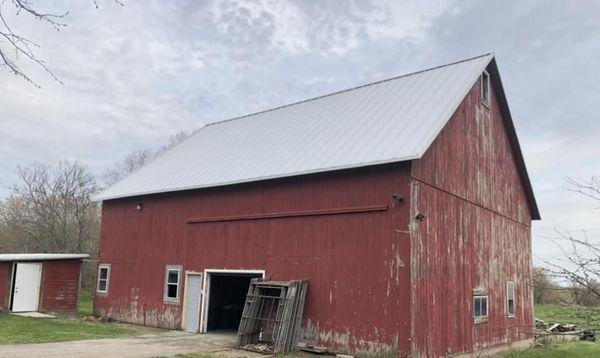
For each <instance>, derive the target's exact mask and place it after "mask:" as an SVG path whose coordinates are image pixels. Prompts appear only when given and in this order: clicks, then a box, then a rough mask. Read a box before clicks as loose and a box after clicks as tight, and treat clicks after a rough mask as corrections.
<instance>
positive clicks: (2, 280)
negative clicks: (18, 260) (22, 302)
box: [0, 262, 12, 312]
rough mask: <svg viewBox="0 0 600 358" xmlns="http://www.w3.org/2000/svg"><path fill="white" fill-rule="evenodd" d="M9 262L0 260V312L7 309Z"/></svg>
mask: <svg viewBox="0 0 600 358" xmlns="http://www.w3.org/2000/svg"><path fill="white" fill-rule="evenodd" d="M11 264H12V263H11V262H0V312H2V311H8V302H9V296H8V295H9V290H10V271H11Z"/></svg>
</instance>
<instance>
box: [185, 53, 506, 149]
mask: <svg viewBox="0 0 600 358" xmlns="http://www.w3.org/2000/svg"><path fill="white" fill-rule="evenodd" d="M489 55H492V56H493V55H494V53H493V52H487V53H484V54H482V55H478V56H473V57H469V58H466V59H463V60H459V61H454V62H450V63H446V64H443V65H439V66H434V67H429V68H426V69H424V70H419V71H415V72H409V73H405V74H403V75H398V76H394V77H390V78H386V79H383V80H378V81H374V82H369V83H365V84H362V85H358V86H355V87H351V88H347V89H344V90H340V91H335V92H330V93H327V94H323V95H320V96H317V97H312V98H308V99H304V100H301V101H297V102H292V103H288V104H284V105H281V106H277V107H273V108H268V109H265V110H262V111H258V112H254V113H249V114H244V115H242V116H238V117H233V118H228V119H224V120H221V121H216V122H211V123H208V124H206V125H205V127H208V126H212V125H215V124H222V123H226V122H231V121H235V120H238V119H243V118H247V117H251V116H255V115H258V114H262V113H267V112H271V111H275V110H278V109H282V108H287V107H291V106H295V105H297V104H301V103H305V102H310V101H315V100H318V99H321V98H325V97H330V96H334V95H337V94H341V93H346V92H350V91H355V90H357V89H360V88H364V87H369V86H373V85H376V84H380V83H384V82H389V81H393V80H397V79H400V78H404V77H409V76H414V75H418V74H420V73H423V72H428V71H433V70H437V69H439V68H443V67H448V66H453V65H457V64H459V63H463V62H468V61H472V60H475V59H478V58H481V57H485V56H489ZM190 137H191V136H190Z"/></svg>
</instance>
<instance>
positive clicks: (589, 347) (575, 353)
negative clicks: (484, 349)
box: [505, 341, 600, 358]
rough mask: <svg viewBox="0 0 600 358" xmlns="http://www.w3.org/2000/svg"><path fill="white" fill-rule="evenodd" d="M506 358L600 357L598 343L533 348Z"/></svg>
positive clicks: (599, 344)
mask: <svg viewBox="0 0 600 358" xmlns="http://www.w3.org/2000/svg"><path fill="white" fill-rule="evenodd" d="M505 357H506V358H542V357H544V358H562V357H569V358H571V357H573V358H580V357H581V358H583V357H600V343H598V342H581V341H575V342H569V343H564V344H560V345H554V346H550V347H543V348H535V349H530V350H527V351H513V352H510V353H508V354H507V355H505Z"/></svg>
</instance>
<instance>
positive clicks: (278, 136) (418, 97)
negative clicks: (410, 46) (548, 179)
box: [94, 53, 537, 216]
mask: <svg viewBox="0 0 600 358" xmlns="http://www.w3.org/2000/svg"><path fill="white" fill-rule="evenodd" d="M493 59H494V56H493V54H491V53H488V54H485V55H481V56H478V57H473V58H469V59H466V60H463V61H459V62H455V63H451V64H448V65H444V66H439V67H435V68H431V69H428V70H424V71H420V72H415V73H411V74H407V75H403V76H399V77H394V78H391V79H388V80H384V81H379V82H375V83H370V84H367V85H364V86H360V87H356V88H352V89H348V90H345V91H341V92H336V93H332V94H328V95H325V96H321V97H317V98H313V99H310V100H306V101H302V102H298V103H294V104H290V105H286V106H282V107H277V108H274V109H270V110H266V111H263V112H259V113H254V114H250V115H246V116H242V117H238V118H233V119H230V120H226V121H221V122H216V123H211V124H208V125H206V126H204V127H202V128H201V129H199V130H198V131H197V132H196V133H194V134H193V135H192V136H190V138H188V139H187V140H185V141H183V142H182V143H180V144H179V145H177V146H175V147H173V148H172V149H170V150H168V151H166V152H165V153H163V154H162V155H160V156H159V157H158V158H156V159H155V160H153V161H151V162H150V163H148V164H146V165H144V166H142V167H141V168H140V169H138V170H137V171H135V172H134V173H133V174H131V175H130V176H128V177H126V178H125V179H123V180H121V181H120V182H118V183H116V184H114V185H112V186H110V187H108V188H107V189H105V190H104V191H102V192H101V193H99V194H98V195H97V196H96V197H95V198H94V199H95V200H109V199H117V198H124V197H131V196H139V195H146V194H154V193H164V192H173V191H181V190H189V189H199V188H207V187H215V186H223V185H230V184H237V183H244V182H252V181H259V180H265V179H274V178H282V177H289V176H296V175H302V174H310V173H318V172H326V171H333V170H339V169H347V168H357V167H364V166H370V165H376V164H384V163H391V162H400V161H406V160H413V159H419V158H421V157H422V156H423V154H425V151H427V149H428V148H429V146H430V145H431V143H432V142H433V141H434V140H435V138H436V137H437V136H438V134H439V133H440V131H441V130H442V128H443V127H444V126H445V125H446V123H447V122H448V120H449V119H450V118H451V116H452V114H453V113H454V112H455V111H456V109H457V108H458V106H459V105H460V103H461V102H462V100H463V98H464V97H465V96H466V95H467V93H468V91H469V90H470V89H471V87H472V86H473V85H474V84H475V81H477V79H478V78H479V76H480V75H481V73H482V71H483V70H484V69H485V68H486V67H487V66H488V65H489V64H490V62H492V61H493ZM511 126H512V124H511ZM517 147H518V142H517ZM518 154H519V155H520V149H519V150H518ZM523 169H524V167H523ZM525 178H526V180H525V181H526V183H525V186H526V187H529V189H531V187H530V184H529V181H528V179H527V175H526V173H525ZM531 198H533V193H532V192H531ZM533 204H534V206H535V200H533ZM536 210H537V208H535V210H534V211H536ZM534 216H535V215H534Z"/></svg>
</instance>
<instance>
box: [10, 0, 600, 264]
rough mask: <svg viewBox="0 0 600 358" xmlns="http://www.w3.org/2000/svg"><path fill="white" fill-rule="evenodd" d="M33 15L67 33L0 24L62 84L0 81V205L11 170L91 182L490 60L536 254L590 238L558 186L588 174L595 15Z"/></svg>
mask: <svg viewBox="0 0 600 358" xmlns="http://www.w3.org/2000/svg"><path fill="white" fill-rule="evenodd" d="M36 4H38V5H39V7H40V8H41V9H44V10H52V11H56V12H64V11H69V14H68V16H66V17H65V19H64V22H65V23H66V24H67V26H66V27H65V28H63V29H62V30H61V31H60V32H57V31H54V30H52V28H50V27H49V26H47V25H46V24H44V23H42V22H40V21H35V20H32V19H31V18H30V17H28V16H26V15H24V14H21V15H19V16H16V15H15V14H14V11H13V9H11V8H10V6H12V5H11V4H10V2H5V3H4V5H3V9H2V10H3V13H4V15H5V16H6V17H7V20H8V21H9V22H10V24H11V25H12V26H13V28H14V29H15V30H17V31H18V32H19V33H21V34H22V35H25V36H27V37H29V38H30V39H33V40H35V41H37V42H38V43H39V44H40V46H41V47H40V48H39V49H37V52H36V53H37V54H38V55H39V57H41V58H42V59H44V60H45V61H46V63H47V64H48V67H49V68H50V69H51V70H52V71H53V72H54V73H55V74H56V75H57V76H58V77H59V78H60V80H61V81H62V82H63V84H60V83H58V82H56V81H54V80H53V79H52V78H51V77H50V76H48V75H47V74H45V73H44V72H43V71H42V69H40V68H39V67H36V66H34V65H32V64H31V63H28V62H26V61H24V60H22V61H20V62H19V64H20V65H21V66H22V67H23V68H24V69H25V70H26V71H27V72H28V74H30V75H31V77H32V78H33V79H34V80H35V81H36V82H37V83H38V84H39V85H40V86H41V88H40V89H38V88H36V87H34V86H32V85H31V84H28V83H26V82H25V81H23V80H21V79H19V78H17V77H15V76H13V75H11V74H9V73H8V72H6V71H3V70H2V69H0V91H1V92H0V93H1V95H0V163H1V164H0V198H1V197H3V196H6V195H7V194H8V191H7V190H6V186H7V185H9V184H11V183H12V182H14V180H15V176H14V170H15V168H16V166H17V165H20V164H21V165H26V164H28V163H31V162H32V161H35V160H37V161H41V162H48V163H56V162H57V161H59V160H61V159H69V160H78V161H80V162H82V163H84V164H86V165H87V166H88V167H89V168H90V170H92V171H93V172H94V173H101V172H102V171H103V169H104V168H105V167H107V166H109V165H111V163H113V162H114V161H116V160H119V159H120V158H122V157H123V156H124V155H125V154H126V153H127V152H129V151H131V150H135V149H140V148H158V147H160V146H161V145H163V144H164V143H165V142H166V141H167V140H168V138H169V136H171V135H173V134H175V133H176V132H179V131H181V130H187V131H191V130H194V129H197V128H199V127H201V126H202V125H203V124H205V123H208V122H212V121H217V120H222V119H226V118H229V117H233V116H236V115H241V114H245V113H249V112H254V111H258V110H261V109H266V108H269V107H273V106H278V105H282V104H285V103H289V102H292V101H298V100H302V99H306V98H310V97H314V96H317V95H321V94H325V93H328V92H332V91H337V90H341V89H345V88H348V87H351V86H356V85H360V84H364V83H367V82H371V81H375V80H380V79H384V78H388V77H392V76H396V75H399V74H402V73H406V72H410V71H415V70H419V69H423V68H426V67H431V66H435V65H440V64H444V63H447V62H451V61H455V60H460V59H463V58H467V57H471V56H475V55H479V54H482V53H485V52H490V51H494V52H495V54H496V56H497V61H498V64H499V66H500V72H501V75H502V79H503V82H504V85H505V87H506V88H505V90H506V93H507V96H508V100H509V104H510V106H511V111H512V113H513V117H514V120H515V122H516V123H515V125H516V127H517V132H518V134H519V138H520V141H521V146H522V148H523V152H524V154H525V159H526V162H527V164H528V169H529V173H530V176H531V178H532V181H533V186H534V189H535V192H536V195H537V200H538V202H539V205H540V209H541V214H542V217H543V221H541V222H537V223H535V224H534V230H533V233H534V240H533V242H534V254H535V255H536V256H540V257H549V256H552V255H554V254H555V253H556V249H555V248H554V247H553V246H552V245H551V244H550V243H549V242H548V241H547V240H545V239H544V238H543V237H546V236H552V235H553V230H554V229H555V228H561V229H570V230H581V229H586V230H587V231H588V232H589V234H590V235H592V236H593V235H595V236H596V237H600V210H598V209H597V207H599V206H600V204H599V203H594V202H592V201H590V200H586V199H583V198H581V197H579V196H577V195H576V194H573V193H570V192H568V191H567V190H565V181H564V178H565V177H566V176H567V175H569V176H573V177H576V178H586V177H589V176H591V175H593V174H596V175H600V118H598V117H599V113H600V81H598V78H599V77H598V72H597V71H598V69H599V68H600V60H599V59H600V20H598V19H599V18H600V2H599V1H592V0H589V1H551V2H550V1H514V2H512V3H511V4H508V2H507V1H464V0H460V1H458V0H457V1H447V2H441V1H416V0H415V1H396V2H390V3H385V2H382V1H372V2H370V1H366V0H365V1H339V0H334V1H309V0H307V1H296V2H283V1H268V0H265V1H262V0H260V1H259V0H256V1H215V2H212V1H199V0H198V1H193V0H190V1H183V0H182V1H146V0H144V1H128V0H124V6H120V5H119V4H117V3H116V2H113V1H101V0H100V1H99V2H98V5H99V8H98V9H96V7H95V6H94V4H93V1H92V0H89V1H87V0H80V1H62V2H61V1H49V0H47V1H41V0H40V1H38V2H36ZM0 46H5V44H3V43H0Z"/></svg>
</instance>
